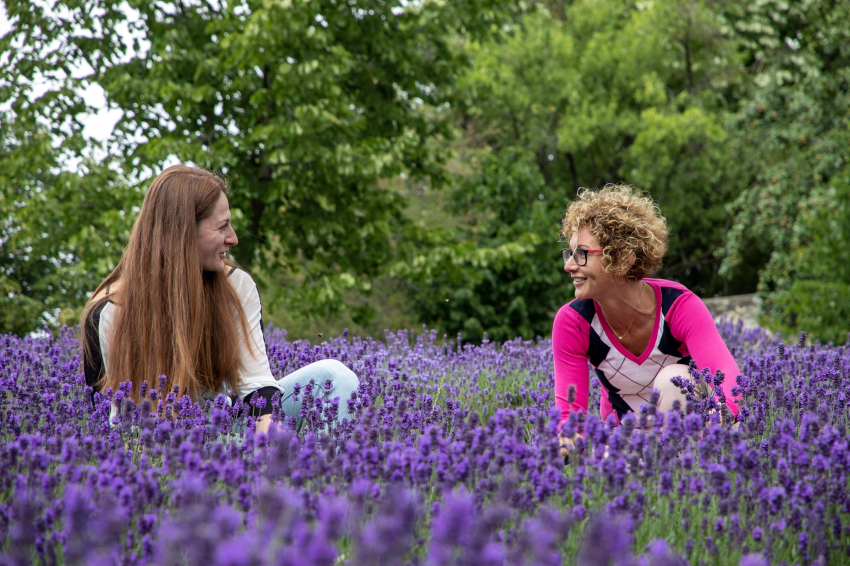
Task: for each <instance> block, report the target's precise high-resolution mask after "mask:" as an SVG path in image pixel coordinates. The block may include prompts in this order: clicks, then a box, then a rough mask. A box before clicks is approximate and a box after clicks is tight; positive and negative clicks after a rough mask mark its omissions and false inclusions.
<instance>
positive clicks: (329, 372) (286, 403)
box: [277, 360, 360, 428]
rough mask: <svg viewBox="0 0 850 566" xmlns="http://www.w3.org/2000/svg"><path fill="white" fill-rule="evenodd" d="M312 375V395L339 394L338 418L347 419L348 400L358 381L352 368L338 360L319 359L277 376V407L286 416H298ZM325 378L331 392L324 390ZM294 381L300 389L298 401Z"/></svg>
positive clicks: (299, 424) (348, 416)
mask: <svg viewBox="0 0 850 566" xmlns="http://www.w3.org/2000/svg"><path fill="white" fill-rule="evenodd" d="M311 379H312V380H313V382H314V383H315V386H314V388H313V395H314V396H316V397H324V398H326V399H333V398H334V397H339V420H342V419H350V418H351V414H350V413H349V412H348V400H349V398H351V394H352V393H353V392H354V391H355V390H356V389H357V386H358V385H360V380H359V379H357V376H356V375H354V372H353V371H351V370H350V369H348V368H347V367H345V365H344V364H343V363H342V362H340V361H338V360H319V361H318V362H313V363H312V364H309V365H306V366H304V367H303V368H301V369H298V370H295V371H294V372H292V373H290V374H289V375H287V376H285V377H282V378H280V379H279V380H278V381H277V383H278V385H280V386H281V388H282V389H283V396H282V397H281V399H280V407H281V409H283V412H284V414H285V415H286V416H287V417H293V416H294V417H298V415H299V414H300V413H301V401H302V400H303V399H304V391H305V388H306V387H307V385H308V384H309V383H310V380H311ZM328 380H330V382H331V389H330V392H326V391H325V388H324V385H325V382H326V381H328ZM296 383H298V384H300V385H301V392H300V393H299V395H298V400H297V401H296V400H295V399H294V395H293V394H294V393H295V387H294V386H295V384H296ZM298 428H301V419H300V418H299V419H298Z"/></svg>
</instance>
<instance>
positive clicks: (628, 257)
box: [552, 185, 740, 449]
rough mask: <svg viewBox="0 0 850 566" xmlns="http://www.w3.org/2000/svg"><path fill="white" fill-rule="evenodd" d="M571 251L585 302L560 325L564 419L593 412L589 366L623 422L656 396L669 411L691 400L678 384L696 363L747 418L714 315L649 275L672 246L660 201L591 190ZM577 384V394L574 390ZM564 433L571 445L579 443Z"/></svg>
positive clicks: (581, 202) (559, 318)
mask: <svg viewBox="0 0 850 566" xmlns="http://www.w3.org/2000/svg"><path fill="white" fill-rule="evenodd" d="M561 238H562V239H564V240H567V241H569V247H568V248H564V249H563V250H562V251H561V253H562V255H563V259H564V271H566V272H567V273H568V274H569V275H570V277H571V278H572V283H573V285H574V287H575V300H573V301H571V302H570V303H568V304H566V305H564V306H563V307H561V309H560V310H559V311H558V314H557V315H556V316H555V322H554V324H553V327H552V346H553V350H554V358H555V401H556V404H557V405H558V407H559V408H560V409H561V422H562V423H563V422H564V421H565V420H566V419H567V416H568V415H569V414H570V413H571V412H573V411H577V410H581V411H585V412H586V411H587V408H588V393H589V375H588V365H587V364H588V362H590V364H591V365H592V366H593V367H594V368H595V373H596V376H597V377H598V378H599V381H600V383H601V384H602V399H601V402H600V415H601V416H602V418H603V419H606V418H609V417H611V418H614V419H617V420H618V421H619V419H621V418H622V417H623V416H624V415H625V414H626V413H628V412H630V411H635V410H637V409H638V408H639V407H640V405H641V404H643V403H648V402H650V398H651V394H652V391H653V389H655V390H656V396H657V400H656V399H652V401H654V402H657V405H656V408H657V410H659V411H668V410H670V409H671V408H672V406H673V402H674V401H676V400H679V401H680V403H681V404H682V405H683V406H684V397H683V396H682V394H681V393H680V391H679V388H678V387H676V386H675V385H672V384H671V383H670V378H671V377H674V376H677V375H678V376H682V377H684V378H687V377H688V375H689V374H688V367H689V366H688V364H689V363H690V362H691V361H693V362H694V363H695V364H696V366H697V367H698V368H700V369H702V368H706V367H707V368H709V369H710V371H711V373H712V375H714V374H715V372H716V371H717V370H720V371H722V372H723V374H724V375H725V379H724V380H723V382H722V386H721V388H722V391H723V393H724V395H722V396H721V398H722V397H724V396H725V401H726V406H727V407H728V408H729V410H730V411H731V412H732V414H733V415H735V416H737V414H738V406H737V405H736V404H735V402H734V401H733V399H732V393H731V388H732V385H733V383H734V379H735V376H736V375H737V374H738V373H740V372H739V370H738V365H737V364H736V363H735V360H734V358H733V357H732V355H731V354H730V353H729V349H728V348H727V347H726V345H725V344H724V343H723V340H722V339H721V338H720V334H719V333H718V331H717V327H716V325H715V324H714V320H713V319H712V316H711V314H710V313H709V312H708V309H707V308H706V307H705V305H704V304H703V302H702V301H701V300H700V298H699V297H697V296H696V295H694V294H693V293H692V292H690V291H689V290H688V289H686V288H685V287H684V286H683V285H680V284H679V283H675V282H673V281H666V280H664V279H650V278H648V277H647V276H648V275H650V274H651V273H652V272H654V271H656V270H657V269H658V268H659V267H660V266H661V260H662V258H663V257H664V253H665V252H666V251H667V223H666V221H665V219H664V218H663V217H662V216H661V213H660V211H659V209H658V206H657V205H656V204H655V203H654V202H652V200H651V199H650V198H649V197H647V196H644V195H641V194H638V193H637V192H636V191H634V190H633V189H632V188H631V187H629V186H624V185H607V186H605V188H603V189H600V190H588V189H582V190H581V191H580V192H579V195H578V198H576V200H574V201H573V202H572V203H571V204H570V206H569V208H568V209H567V213H566V215H565V217H564V220H563V224H562V229H561ZM571 389H573V391H572V392H571V391H570V390H571ZM571 445H572V442H571V441H570V439H566V438H564V439H562V448H565V449H569V448H571Z"/></svg>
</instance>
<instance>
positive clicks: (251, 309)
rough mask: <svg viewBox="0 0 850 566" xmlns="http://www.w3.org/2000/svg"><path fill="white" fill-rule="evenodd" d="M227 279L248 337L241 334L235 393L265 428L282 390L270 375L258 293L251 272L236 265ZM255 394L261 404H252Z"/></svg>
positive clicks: (264, 429) (261, 426)
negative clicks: (235, 295)
mask: <svg viewBox="0 0 850 566" xmlns="http://www.w3.org/2000/svg"><path fill="white" fill-rule="evenodd" d="M230 281H231V283H232V285H233V288H234V289H236V292H237V294H238V295H239V298H240V299H241V301H242V310H243V311H244V312H245V318H246V320H247V322H248V336H247V341H246V340H245V337H243V339H242V342H241V344H240V350H241V353H242V356H241V361H242V372H241V376H240V380H239V389H238V391H237V392H236V394H237V396H238V397H239V398H240V399H242V400H243V402H245V403H246V404H247V405H248V406H249V407H251V415H253V416H260V417H261V419H260V422H259V423H258V425H257V430H259V431H260V432H266V431H267V430H268V428H269V424H271V413H272V410H273V407H272V400H273V397H274V395H275V393H278V392H279V393H281V394H283V391H282V390H281V388H280V386H279V385H278V383H277V380H276V379H275V378H274V376H273V375H272V372H271V367H270V365H269V358H268V356H267V354H266V343H265V339H264V338H263V309H262V304H261V303H260V294H259V292H258V291H257V285H256V283H254V280H253V279H252V278H251V276H250V275H248V274H247V273H246V272H244V271H242V270H241V269H236V270H235V271H233V272H232V273H231V274H230ZM257 397H262V398H263V399H264V400H265V403H264V406H263V407H256V406H253V405H252V404H251V403H252V401H254V400H255V399H256V398H257ZM261 404H263V403H261Z"/></svg>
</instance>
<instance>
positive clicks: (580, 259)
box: [561, 248, 602, 267]
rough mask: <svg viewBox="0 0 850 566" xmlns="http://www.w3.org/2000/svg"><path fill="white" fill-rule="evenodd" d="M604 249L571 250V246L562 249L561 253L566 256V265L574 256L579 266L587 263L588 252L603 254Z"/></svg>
mask: <svg viewBox="0 0 850 566" xmlns="http://www.w3.org/2000/svg"><path fill="white" fill-rule="evenodd" d="M601 253H602V250H585V249H578V250H571V249H570V248H563V249H561V255H562V256H563V258H564V265H567V261H569V259H570V258H571V257H572V258H574V259H575V260H576V265H578V266H579V267H582V266H585V265H587V254H601Z"/></svg>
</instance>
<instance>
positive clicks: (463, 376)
mask: <svg viewBox="0 0 850 566" xmlns="http://www.w3.org/2000/svg"><path fill="white" fill-rule="evenodd" d="M721 333H722V334H723V336H724V338H725V339H726V341H727V344H729V346H730V349H731V350H732V353H733V355H734V356H735V357H736V359H737V360H738V363H739V365H740V367H741V369H742V371H743V375H742V376H740V377H739V378H738V387H737V389H736V392H737V393H738V399H739V403H740V405H741V407H742V409H741V422H740V424H739V425H738V426H737V427H735V428H730V426H729V423H728V422H727V423H725V424H721V423H720V422H719V419H718V417H717V413H716V412H711V411H710V407H709V406H708V405H710V404H709V403H705V402H703V401H701V400H699V399H694V401H693V402H690V403H688V405H687V407H684V408H683V409H684V411H683V412H682V413H681V414H680V413H676V412H673V413H670V414H667V415H655V414H653V412H652V410H651V409H649V408H648V407H645V410H644V411H642V412H641V413H639V414H636V415H634V417H627V418H626V419H625V420H624V422H623V423H622V424H621V425H620V426H618V427H612V426H610V425H609V424H605V423H602V422H600V420H599V418H598V416H597V415H595V414H594V413H593V412H591V414H590V415H588V416H587V418H586V419H585V418H583V417H578V418H577V417H573V418H572V419H571V420H570V422H569V423H568V424H567V426H568V428H570V429H571V430H577V431H579V432H583V433H585V437H584V438H583V439H581V440H579V446H578V448H579V452H580V453H577V454H574V455H572V456H571V458H570V462H569V465H568V466H564V459H563V458H562V457H560V456H559V455H558V444H557V441H556V428H557V416H556V415H557V411H555V410H553V395H552V387H553V377H552V354H551V343H550V341H548V340H543V339H540V340H537V341H535V342H527V341H526V342H522V341H519V340H516V341H511V342H508V343H505V344H501V345H498V344H493V343H488V342H487V341H486V340H485V343H484V344H483V345H481V346H473V345H461V344H458V343H457V341H456V340H451V339H447V338H445V337H442V336H439V337H438V336H437V335H436V333H434V332H430V333H428V332H421V333H414V332H410V331H401V332H397V333H393V334H388V335H387V338H386V341H385V343H384V342H377V341H374V340H371V339H366V340H363V339H359V338H353V339H352V338H348V337H343V336H341V337H337V338H334V339H331V340H329V341H327V342H325V343H323V344H321V345H319V346H311V345H310V344H309V343H307V342H306V341H296V342H290V341H288V340H287V339H286V334H285V332H283V331H280V330H275V329H269V331H268V333H267V335H266V339H267V343H268V350H269V358H270V360H271V364H272V370H273V371H274V372H275V373H280V374H285V373H288V372H290V371H292V370H294V369H296V368H298V367H301V366H302V365H304V364H307V363H310V362H312V361H315V360H318V359H323V358H335V359H339V360H341V361H342V362H343V363H345V364H346V365H348V366H349V367H350V368H352V369H353V370H354V371H355V372H356V373H357V374H358V375H359V376H360V377H361V387H360V390H359V391H358V393H357V396H356V399H354V400H352V403H353V409H354V414H355V415H356V416H355V419H354V420H353V421H350V422H344V423H342V424H340V425H337V426H328V425H327V423H328V422H329V421H332V420H333V417H334V413H335V411H336V408H337V407H336V406H335V405H334V404H333V403H325V402H323V400H322V399H310V398H307V399H305V402H304V404H303V407H304V408H303V410H302V416H303V418H304V423H305V424H304V426H303V427H301V428H300V430H296V427H295V420H294V419H293V418H285V417H283V418H282V417H281V415H280V414H275V419H276V420H277V421H278V422H279V423H280V426H279V427H278V428H277V430H275V431H274V432H273V433H272V434H271V435H270V436H265V435H255V434H254V423H253V422H251V421H250V420H249V421H247V422H246V421H245V420H244V419H241V418H239V417H238V415H237V413H238V412H239V410H240V408H241V407H240V406H239V405H240V403H237V404H236V406H235V407H232V408H230V407H228V406H227V404H226V403H225V402H224V398H223V397H220V398H218V399H216V400H215V401H209V402H206V404H205V405H197V404H192V403H190V399H189V398H188V397H182V398H181V399H179V400H176V397H177V396H176V395H175V393H174V392H172V391H155V390H151V391H144V396H145V398H146V400H145V401H143V402H142V403H141V404H140V405H136V404H135V403H133V402H132V401H131V400H129V399H128V398H127V393H128V391H129V390H128V389H122V390H119V391H117V392H114V393H112V392H109V393H108V394H107V395H103V396H102V395H100V394H98V395H95V407H94V409H92V402H91V393H90V390H89V389H88V388H87V387H86V386H85V381H84V378H83V375H82V367H81V364H80V360H79V358H78V342H77V339H76V336H75V334H74V332H73V331H72V330H71V329H67V328H66V329H64V330H63V331H62V332H61V333H60V335H59V337H58V338H57V339H55V340H54V339H50V338H44V339H35V338H26V339H20V338H17V337H14V336H2V337H0V564H15V565H18V564H20V565H23V564H45V565H48V564H91V565H95V564H98V565H100V564H103V565H142V564H162V565H172V564H186V565H192V566H195V565H221V566H249V565H258V566H259V565H299V566H320V565H327V566H331V565H342V564H350V565H370V564H375V565H380V566H390V565H395V564H398V565H402V564H428V565H435V566H436V565H451V564H458V565H467V564H468V565H476V566H484V565H512V566H513V565H517V566H519V565H541V566H542V565H557V564H575V563H578V564H582V565H594V564H599V565H618V566H619V565H652V566H661V565H664V566H672V565H678V564H694V565H699V564H712V565H714V564H731V565H739V564H741V565H743V564H746V565H748V566H755V565H762V564H787V565H789V566H790V565H792V564H848V563H850V495H848V485H849V484H848V478H850V450H848V437H847V417H846V415H845V410H846V405H847V391H848V386H849V385H850V347H849V346H846V345H845V346H840V347H833V346H821V345H809V344H805V339H804V338H803V340H801V343H799V344H784V343H783V342H782V341H781V340H780V339H779V338H777V337H774V336H772V335H769V334H767V333H766V332H765V331H763V330H760V329H756V330H743V329H742V328H741V327H740V326H735V325H732V324H722V325H721ZM708 377H709V376H705V375H702V376H700V377H699V378H698V379H705V378H708ZM732 378H734V376H732ZM598 387H599V386H598V383H596V382H594V384H593V389H592V396H591V406H592V407H593V406H595V405H596V404H597V401H596V400H595V399H594V397H597V398H598V391H599V389H598ZM112 402H117V403H118V405H119V406H120V407H121V422H120V424H118V425H117V426H112V427H111V426H109V424H108V423H107V417H108V415H109V407H110V404H111V403H112Z"/></svg>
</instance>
